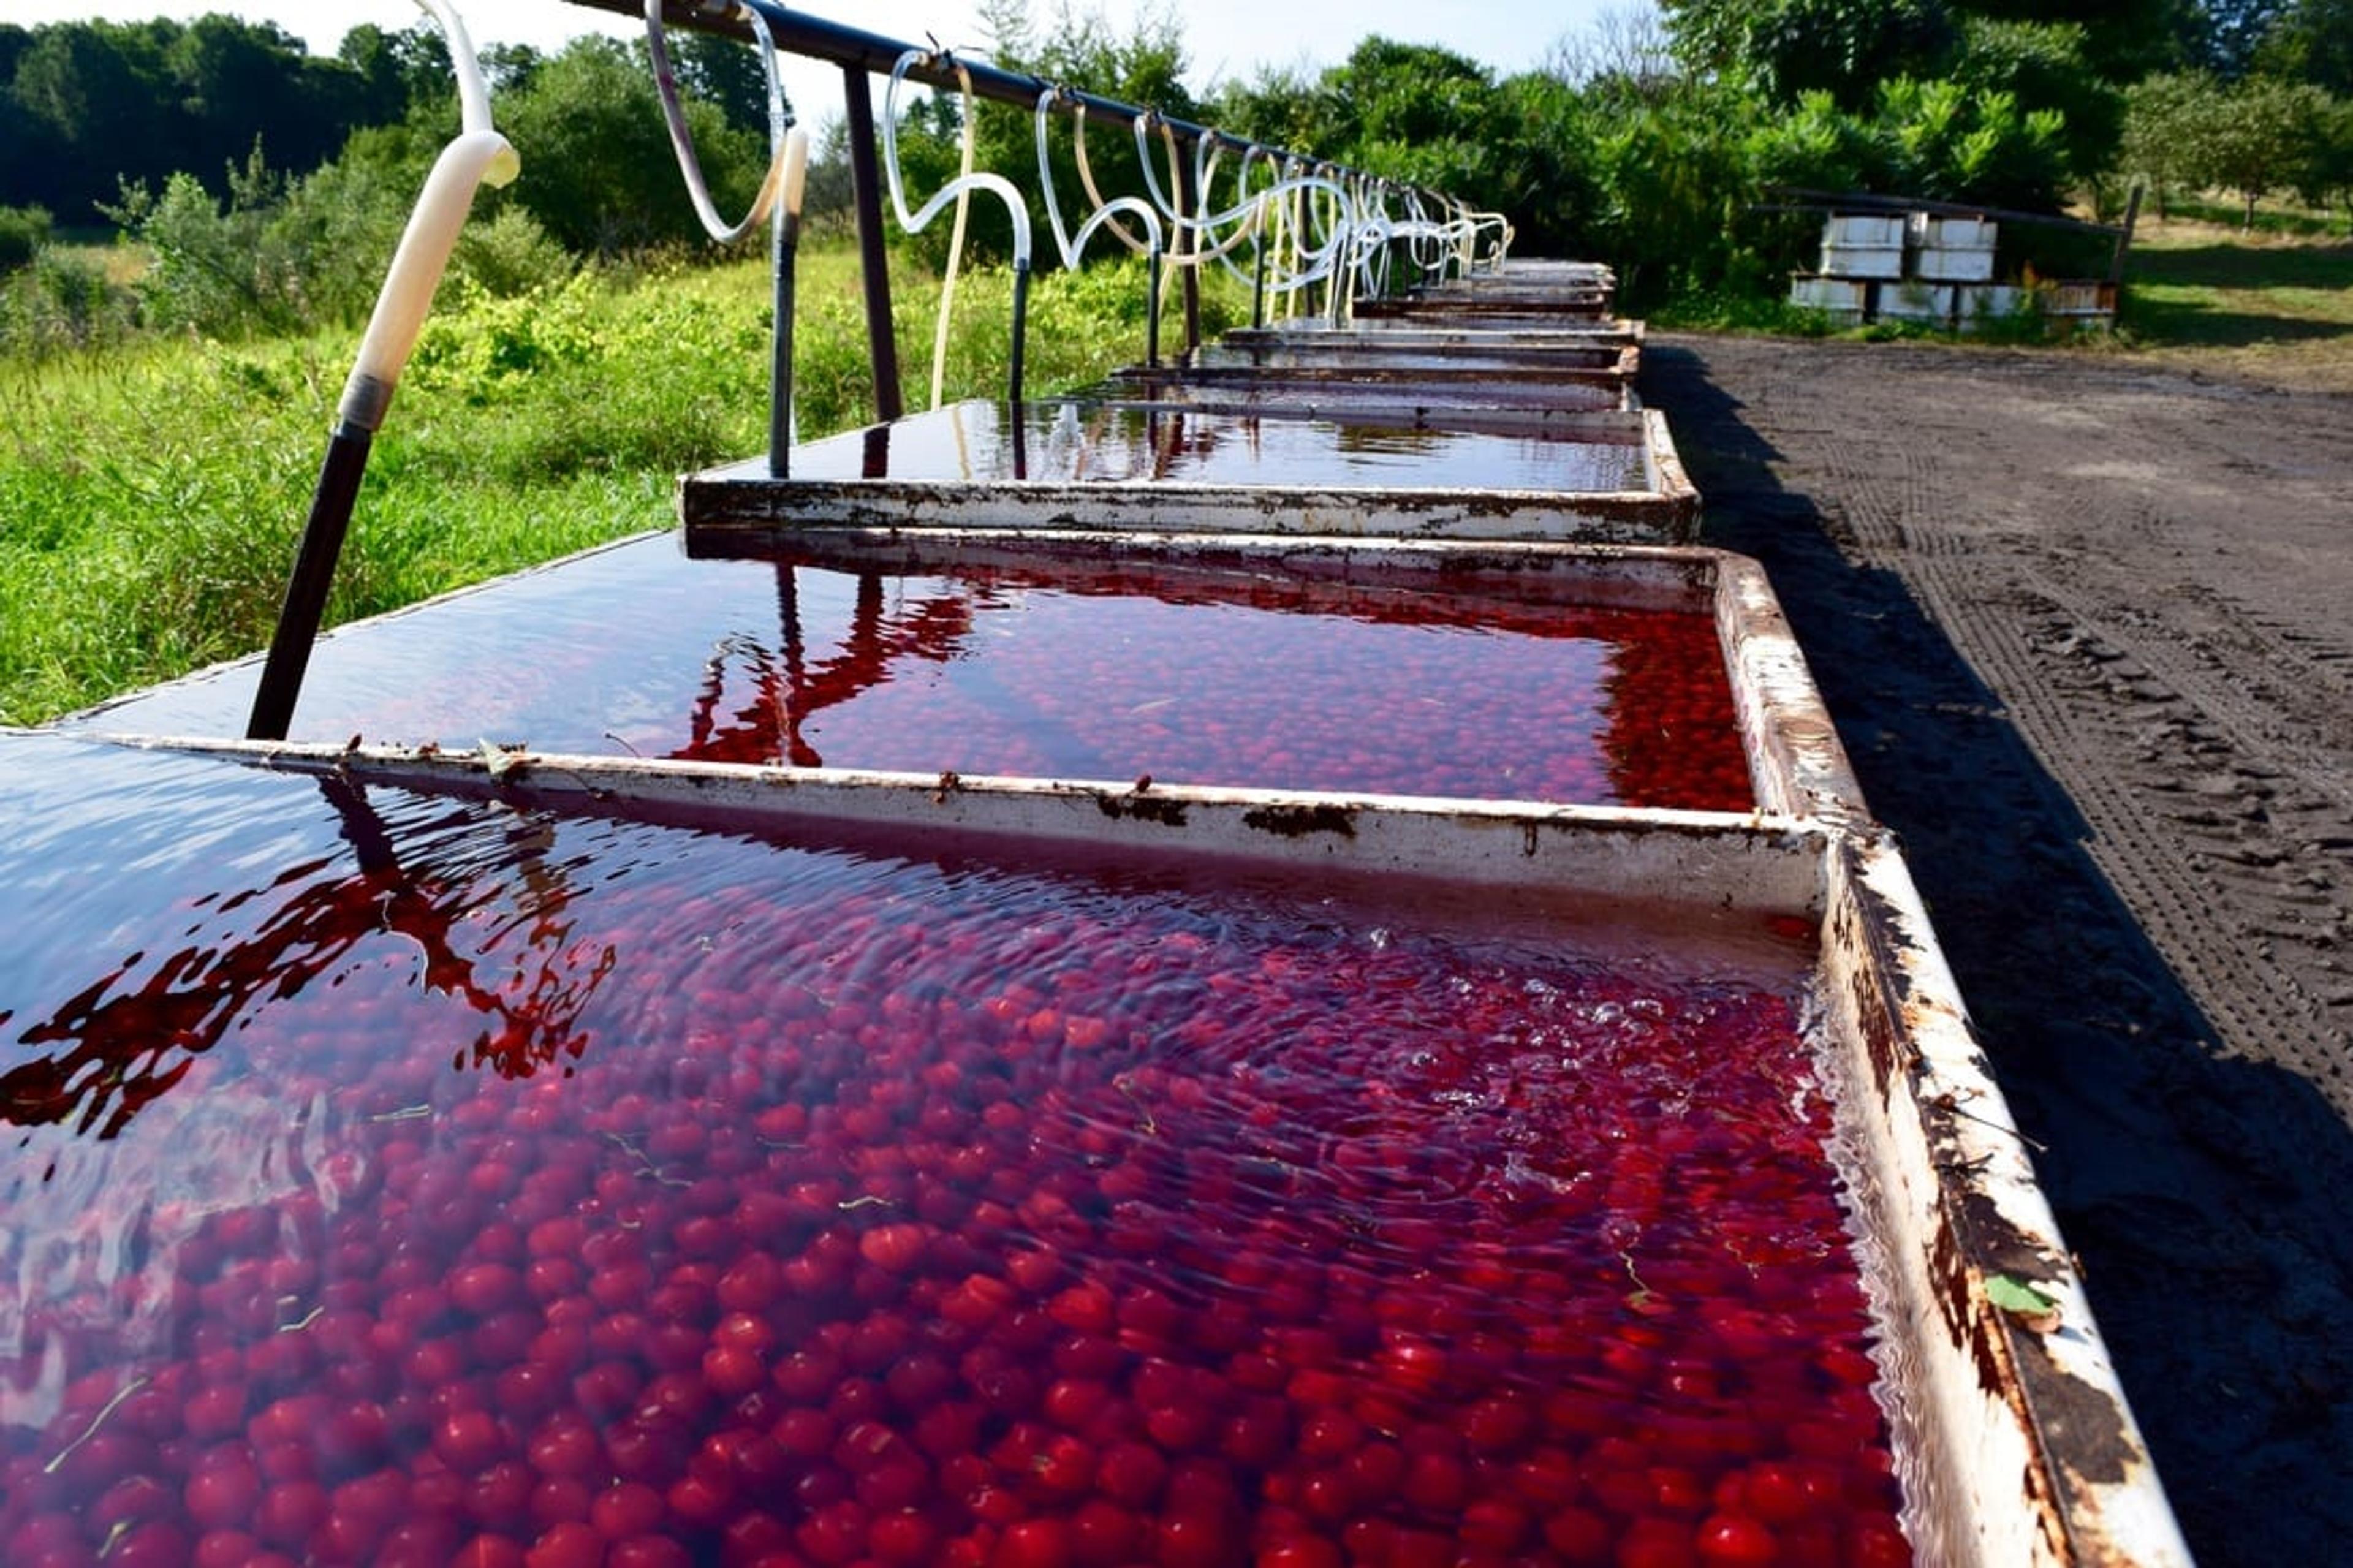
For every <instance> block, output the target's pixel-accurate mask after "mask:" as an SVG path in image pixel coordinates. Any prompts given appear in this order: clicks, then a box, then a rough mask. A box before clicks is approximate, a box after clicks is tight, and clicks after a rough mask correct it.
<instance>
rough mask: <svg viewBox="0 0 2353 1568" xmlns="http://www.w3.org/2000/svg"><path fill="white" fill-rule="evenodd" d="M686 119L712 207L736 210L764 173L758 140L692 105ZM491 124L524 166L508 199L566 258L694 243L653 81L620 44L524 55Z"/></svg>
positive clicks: (595, 42)
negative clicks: (518, 79)
mask: <svg viewBox="0 0 2353 1568" xmlns="http://www.w3.org/2000/svg"><path fill="white" fill-rule="evenodd" d="M686 115H687V123H688V125H689V127H690V128H691V131H692V132H693V135H694V142H695V150H696V152H697V153H699V154H700V156H701V158H702V168H703V172H704V174H705V175H706V176H708V178H709V180H710V182H711V186H712V197H713V199H714V200H716V201H717V202H718V203H719V205H721V207H722V208H723V209H726V210H729V211H740V210H741V209H742V208H743V206H744V205H746V204H748V203H749V202H750V200H751V199H752V195H753V193H754V191H755V190H756V188H757V187H758V184H759V181H760V177H761V175H762V174H763V173H765V169H766V166H767V138H766V137H765V135H757V134H754V133H753V132H746V131H740V130H736V129H734V128H733V127H731V126H729V125H727V124H726V123H724V122H723V119H722V117H721V115H720V113H719V110H717V109H716V108H715V107H714V106H712V105H711V104H709V103H705V102H702V100H691V101H690V102H689V103H688V104H687V105H686ZM499 122H500V126H501V129H502V130H503V131H504V132H506V135H507V138H508V140H510V141H512V142H513V143H514V145H515V150H516V151H517V152H518V153H521V154H522V169H523V172H522V178H520V179H518V180H517V181H516V182H515V184H514V187H513V192H512V199H513V200H515V201H517V202H519V203H521V204H522V205H523V206H524V207H525V208H527V209H529V211H530V212H531V214H532V216H533V217H535V218H537V219H538V220H539V222H540V225H541V226H542V227H543V228H545V229H546V230H547V232H548V233H549V234H551V235H553V236H554V237H555V238H556V239H557V240H558V241H560V242H561V243H562V244H563V245H564V246H565V248H566V249H569V250H571V251H573V252H575V254H581V255H596V256H612V255H615V254H617V253H619V252H623V251H628V250H637V249H641V248H644V247H648V246H653V245H661V244H671V243H681V242H689V243H691V242H692V241H695V240H697V239H699V238H700V237H701V236H702V228H701V226H700V225H699V224H698V223H697V222H696V220H695V216H694V210H693V208H692V207H691V205H689V204H688V201H687V197H686V193H685V191H684V189H683V188H682V187H681V184H680V181H679V173H678V163H677V160H676V157H675V156H674V155H673V153H671V151H670V136H669V133H668V132H666V131H665V130H664V129H663V125H662V113H661V105H660V103H659V100H657V99H656V97H655V94H654V88H653V83H652V80H651V79H650V78H649V75H648V73H647V72H646V71H645V70H644V68H642V67H641V66H640V64H639V62H638V60H637V59H636V58H633V57H632V55H631V53H630V51H629V50H628V47H626V46H624V45H622V44H620V43H618V42H617V41H615V40H613V39H610V38H602V37H582V38H575V39H574V40H572V42H571V43H569V44H567V45H565V48H564V51H563V52H562V53H561V54H558V55H555V56H554V57H553V58H536V57H534V59H533V63H532V64H531V66H530V68H529V69H528V70H526V71H524V72H523V73H522V85H520V86H519V87H516V88H512V89H509V90H508V91H507V92H506V93H505V94H504V96H503V98H502V99H501V103H500V109H499Z"/></svg>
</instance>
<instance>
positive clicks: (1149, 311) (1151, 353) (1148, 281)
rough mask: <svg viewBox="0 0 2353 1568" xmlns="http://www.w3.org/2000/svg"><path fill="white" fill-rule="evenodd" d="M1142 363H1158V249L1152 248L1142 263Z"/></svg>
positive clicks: (1156, 247)
mask: <svg viewBox="0 0 2353 1568" xmlns="http://www.w3.org/2000/svg"><path fill="white" fill-rule="evenodd" d="M1144 363H1145V364H1146V365H1154V366H1156V365H1158V364H1159V363H1160V247H1158V246H1156V245H1155V246H1154V247H1152V248H1151V250H1150V252H1149V253H1147V254H1146V256H1145V261H1144Z"/></svg>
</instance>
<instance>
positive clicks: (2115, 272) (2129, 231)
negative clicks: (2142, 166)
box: [2108, 182, 2141, 289]
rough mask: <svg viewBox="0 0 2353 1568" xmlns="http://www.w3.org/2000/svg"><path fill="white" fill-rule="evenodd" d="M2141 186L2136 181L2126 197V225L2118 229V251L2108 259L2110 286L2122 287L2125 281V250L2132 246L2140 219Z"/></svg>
mask: <svg viewBox="0 0 2353 1568" xmlns="http://www.w3.org/2000/svg"><path fill="white" fill-rule="evenodd" d="M2140 193H2141V187H2140V185H2139V184H2138V183H2137V182H2136V183H2135V184H2134V185H2133V188H2132V195H2129V196H2127V197H2126V198H2125V226H2124V227H2122V228H2120V229H2118V230H2117V231H2116V255H2115V256H2114V257H2112V258H2110V259H2109V261H2108V287H2109V288H2111V289H2121V288H2123V287H2124V281H2125V252H2126V251H2127V250H2129V249H2131V248H2132V237H2133V225H2134V224H2136V223H2137V222H2138V221H2140Z"/></svg>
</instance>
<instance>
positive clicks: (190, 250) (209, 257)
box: [108, 148, 412, 338]
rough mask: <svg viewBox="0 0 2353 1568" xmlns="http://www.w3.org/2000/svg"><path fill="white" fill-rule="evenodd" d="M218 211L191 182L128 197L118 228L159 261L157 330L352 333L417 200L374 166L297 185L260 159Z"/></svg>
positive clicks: (235, 176)
mask: <svg viewBox="0 0 2353 1568" xmlns="http://www.w3.org/2000/svg"><path fill="white" fill-rule="evenodd" d="M228 188H229V195H228V200H227V202H226V203H225V204H216V202H215V201H214V199H213V197H212V195H211V194H210V193H209V192H207V191H206V189H205V187H204V186H203V185H201V184H198V183H197V181H196V179H195V176H194V175H192V174H174V175H173V176H172V177H171V178H170V179H168V180H167V181H165V182H164V189H163V191H162V192H161V193H160V194H156V193H153V192H150V191H149V190H148V189H147V188H146V187H144V186H129V187H126V188H125V189H124V191H123V193H122V199H121V203H120V204H119V205H115V206H113V207H111V208H109V209H108V211H109V214H110V216H113V217H114V218H115V219H116V221H118V222H119V223H121V225H122V226H123V228H124V229H125V230H126V231H127V232H128V233H130V234H131V235H132V236H134V237H136V238H137V239H138V241H139V242H140V243H141V244H142V245H144V246H145V247H147V248H148V249H149V250H151V251H152V252H153V265H152V267H151V268H149V270H148V272H147V275H146V276H145V277H144V278H143V279H141V281H140V284H139V292H140V296H141V298H142V301H143V303H144V305H145V309H146V312H147V317H148V320H149V321H150V322H151V323H152V324H153V325H155V326H157V327H161V328H165V329H173V328H189V329H193V330H195V331H200V332H204V333H206V334H208V335H212V336H216V337H224V338H237V337H247V336H253V335H256V334H282V333H288V332H292V331H300V330H303V329H306V328H309V327H311V326H315V325H323V324H329V323H335V322H343V321H351V320H353V319H355V318H357V317H358V316H360V315H361V314H363V313H364V311H365V310H367V308H368V307H369V305H370V304H371V303H372V302H373V301H374V300H375V292H376V289H377V287H378V285H379V284H380V283H381V281H382V279H383V274H384V268H385V266H386V265H387V264H388V263H389V261H390V259H391V257H392V251H393V247H394V245H395V243H396V241H397V238H398V237H399V233H400V229H401V226H402V225H403V223H404V222H405V221H406V202H407V200H408V199H409V196H410V195H411V194H412V193H407V192H403V191H400V190H396V189H394V188H393V187H392V186H391V185H390V184H389V183H388V182H387V181H386V180H385V179H384V178H383V177H382V176H380V175H379V174H376V173H375V171H374V170H372V169H370V168H368V167H367V166H365V165H360V164H355V165H352V166H349V167H346V166H344V165H341V164H330V165H328V166H327V167H326V168H324V169H322V170H320V171H318V172H317V173H315V174H311V175H309V176H307V177H305V178H302V179H300V180H292V181H290V180H288V179H287V178H286V177H285V176H284V175H282V174H279V173H278V172H276V171H274V170H272V169H271V168H269V165H268V164H267V163H264V162H263V160H262V156H261V152H260V150H259V148H256V149H255V150H254V152H253V153H252V155H251V156H250V157H248V159H247V160H246V161H245V163H244V165H243V166H242V167H237V168H232V169H231V170H230V171H229V177H228Z"/></svg>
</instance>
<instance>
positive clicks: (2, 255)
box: [0, 207, 51, 277]
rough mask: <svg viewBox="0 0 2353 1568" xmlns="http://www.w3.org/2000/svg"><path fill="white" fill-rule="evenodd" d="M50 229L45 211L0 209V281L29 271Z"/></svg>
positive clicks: (40, 208)
mask: <svg viewBox="0 0 2353 1568" xmlns="http://www.w3.org/2000/svg"><path fill="white" fill-rule="evenodd" d="M50 229H51V224H50V219H49V209H48V208H47V207H0V277H5V275H6V274H8V273H11V272H14V271H16V269H17V268H20V267H30V266H31V265H32V264H33V258H34V257H35V256H36V255H37V254H39V252H40V248H41V247H43V246H45V245H47V244H48V243H49V233H50Z"/></svg>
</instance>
